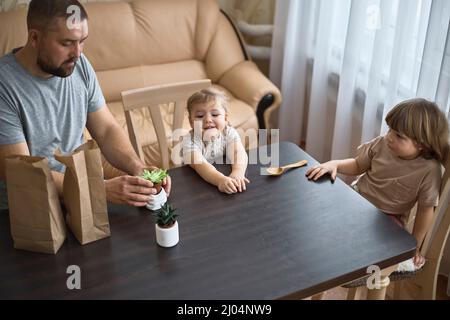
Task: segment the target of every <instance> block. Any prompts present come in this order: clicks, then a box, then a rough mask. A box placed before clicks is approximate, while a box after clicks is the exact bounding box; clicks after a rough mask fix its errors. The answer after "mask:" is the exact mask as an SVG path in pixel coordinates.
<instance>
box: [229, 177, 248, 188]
mask: <svg viewBox="0 0 450 320" xmlns="http://www.w3.org/2000/svg"><path fill="white" fill-rule="evenodd" d="M230 178H232V179H233V180H234V185H235V186H236V188H237V189H238V190H239V192H242V191H245V190H247V187H246V185H245V184H246V183H250V180H248V179H247V178H246V177H245V176H241V175H234V174H230Z"/></svg>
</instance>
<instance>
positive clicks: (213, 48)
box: [0, 0, 281, 171]
mask: <svg viewBox="0 0 450 320" xmlns="http://www.w3.org/2000/svg"><path fill="white" fill-rule="evenodd" d="M85 6H86V9H87V11H88V15H89V38H88V39H87V41H86V45H85V48H84V54H85V55H86V56H87V57H88V59H89V60H90V62H91V63H92V65H93V67H94V69H95V71H96V73H97V77H98V79H99V82H100V85H101V88H102V90H103V94H104V96H105V98H106V101H107V104H108V107H109V108H110V110H111V111H112V113H113V114H114V116H115V118H116V119H117V121H118V122H119V123H120V124H121V125H122V127H123V128H124V130H126V123H125V117H124V112H123V109H122V103H121V95H120V93H121V92H122V91H125V90H129V89H135V88H141V87H146V86H150V85H156V84H166V83H172V82H180V81H188V80H197V79H207V78H209V79H211V80H212V82H213V84H214V85H215V86H217V87H219V88H220V89H222V90H224V91H226V92H227V93H228V95H229V97H230V99H231V101H230V106H229V118H230V121H231V124H232V125H233V126H235V127H237V128H242V129H244V130H247V129H249V128H254V129H257V128H258V127H262V126H264V125H267V124H268V119H269V117H270V114H271V113H272V112H273V111H274V110H275V109H276V108H278V107H279V105H280V102H281V96H280V92H279V90H278V89H277V88H276V87H275V86H274V85H273V84H272V83H271V82H270V81H269V80H268V79H267V78H266V77H265V76H264V75H263V74H262V73H261V72H260V71H259V70H258V68H257V67H256V65H255V64H254V63H253V62H252V61H251V60H250V58H249V57H248V55H247V54H246V52H245V49H244V47H243V44H242V41H241V38H240V37H239V35H238V32H237V31H236V30H237V29H236V28H235V27H234V26H233V24H232V23H231V22H230V20H229V19H228V18H227V17H226V16H225V14H224V13H222V12H221V11H220V9H219V7H218V4H217V2H216V1H215V0H140V1H130V2H97V3H95V2H93V3H87V4H86V5H85ZM0 30H1V31H0V55H3V54H5V53H8V52H10V51H11V50H12V49H13V48H15V47H19V46H22V45H23V44H24V43H25V42H26V39H27V30H26V10H16V11H10V12H2V13H0ZM136 116H137V117H138V118H139V124H140V129H139V130H141V132H142V133H144V134H143V135H142V138H143V141H142V144H143V146H144V147H143V151H144V155H145V159H146V161H147V162H148V163H151V164H155V165H159V164H160V157H159V151H158V145H157V139H156V135H155V132H154V130H153V125H152V123H151V120H150V117H149V115H148V114H144V113H142V114H138V115H136ZM163 118H164V119H165V121H166V122H167V128H169V124H170V123H171V115H170V109H168V110H166V111H165V112H164V114H163ZM184 125H185V126H186V127H188V126H189V124H188V122H187V121H185V124H184ZM107 171H108V170H107Z"/></svg>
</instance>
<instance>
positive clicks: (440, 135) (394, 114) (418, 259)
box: [306, 99, 449, 268]
mask: <svg viewBox="0 0 450 320" xmlns="http://www.w3.org/2000/svg"><path fill="white" fill-rule="evenodd" d="M386 123H387V124H388V126H389V131H388V133H387V134H386V135H385V136H380V137H378V138H375V139H373V140H372V141H370V142H367V143H365V144H363V145H361V146H360V147H359V148H358V153H357V156H356V157H355V158H351V159H345V160H332V161H329V162H326V163H323V164H321V165H319V166H314V167H312V168H311V169H309V170H308V171H307V172H306V175H307V177H308V179H312V180H314V181H316V180H317V179H318V178H320V177H321V176H323V175H324V174H326V173H329V174H331V178H332V180H334V179H336V174H337V173H342V174H346V175H360V176H359V177H358V179H357V180H356V181H354V182H353V183H352V187H353V188H354V189H355V190H356V191H358V192H359V193H360V194H361V195H362V196H364V197H365V198H366V199H368V200H369V201H370V202H372V203H373V204H374V205H375V206H376V207H377V208H378V209H380V210H381V211H383V212H384V213H386V214H388V215H390V216H391V217H393V218H394V220H395V221H396V222H397V223H398V224H400V225H401V226H404V222H405V215H406V214H407V213H408V212H409V211H410V210H411V209H412V208H413V206H414V204H415V203H416V202H417V204H418V207H417V214H416V219H415V222H414V229H413V236H414V237H415V238H416V240H417V251H416V255H415V257H414V258H413V262H414V265H415V267H416V268H420V267H422V266H423V264H424V263H425V259H424V258H423V257H422V256H421V255H420V254H419V249H420V247H421V245H422V242H423V240H424V238H425V234H426V232H427V231H428V229H429V228H430V227H431V223H432V219H433V213H434V207H436V206H437V205H438V200H439V189H440V185H441V175H442V171H441V163H443V161H444V160H445V158H446V156H447V152H448V138H449V128H448V122H447V119H446V117H445V115H444V114H443V113H442V112H441V111H440V110H439V107H438V106H437V105H436V104H435V103H433V102H430V101H427V100H425V99H411V100H407V101H404V102H401V103H400V104H398V105H396V106H395V107H394V108H393V109H392V110H391V111H390V112H389V113H388V114H387V116H386Z"/></svg>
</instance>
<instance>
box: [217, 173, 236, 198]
mask: <svg viewBox="0 0 450 320" xmlns="http://www.w3.org/2000/svg"><path fill="white" fill-rule="evenodd" d="M217 188H218V189H219V191H220V192H224V193H228V194H232V193H236V192H237V188H236V184H235V182H234V179H232V178H230V177H223V178H222V179H221V180H220V182H219V185H218V186H217Z"/></svg>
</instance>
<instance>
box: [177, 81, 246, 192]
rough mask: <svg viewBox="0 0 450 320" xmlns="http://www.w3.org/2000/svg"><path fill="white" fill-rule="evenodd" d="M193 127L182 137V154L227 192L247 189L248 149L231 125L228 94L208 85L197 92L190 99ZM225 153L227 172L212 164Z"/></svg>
mask: <svg viewBox="0 0 450 320" xmlns="http://www.w3.org/2000/svg"><path fill="white" fill-rule="evenodd" d="M187 108H188V112H189V122H190V124H191V127H192V128H193V130H191V131H190V132H189V134H187V135H186V136H184V137H183V158H184V161H185V163H187V164H189V165H190V166H191V167H192V168H193V169H194V170H195V171H196V172H197V173H198V174H199V175H200V176H201V177H202V178H203V179H204V180H206V181H207V182H209V183H211V184H213V185H215V186H217V188H218V189H219V190H220V191H221V192H224V193H228V194H232V193H236V192H242V191H244V190H246V183H250V181H249V180H248V179H247V178H246V177H245V171H246V169H247V163H248V158H247V153H246V152H245V148H244V146H243V145H242V142H241V139H240V137H239V134H238V133H237V131H236V130H235V129H234V128H233V127H231V126H230V124H229V122H228V115H227V98H226V96H225V94H224V93H222V92H221V91H219V90H217V89H214V88H208V89H203V90H201V91H199V92H196V93H194V94H193V95H192V96H191V97H190V98H189V99H188V101H187ZM224 155H226V156H227V157H228V159H229V160H231V167H232V170H231V173H230V175H229V176H225V175H224V174H222V173H220V172H219V171H217V170H216V168H215V167H214V166H213V165H212V163H214V161H215V160H217V159H223V156H224Z"/></svg>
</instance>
